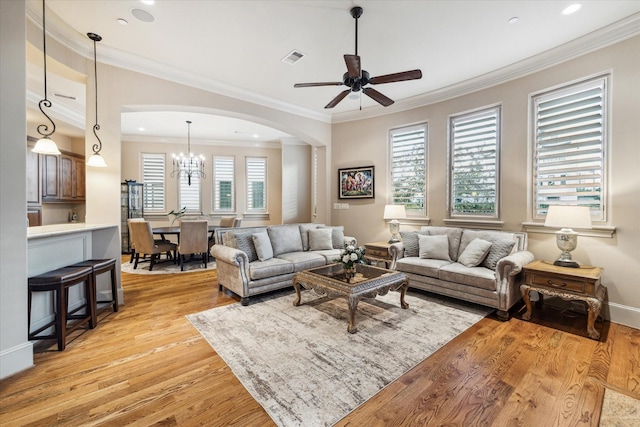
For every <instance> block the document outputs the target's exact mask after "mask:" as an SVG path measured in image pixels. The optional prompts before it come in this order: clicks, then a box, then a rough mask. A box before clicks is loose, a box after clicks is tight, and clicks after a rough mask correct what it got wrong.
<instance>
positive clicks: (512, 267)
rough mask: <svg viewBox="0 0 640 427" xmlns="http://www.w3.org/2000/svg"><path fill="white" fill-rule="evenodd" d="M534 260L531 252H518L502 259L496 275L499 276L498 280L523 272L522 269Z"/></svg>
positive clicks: (497, 265)
mask: <svg viewBox="0 0 640 427" xmlns="http://www.w3.org/2000/svg"><path fill="white" fill-rule="evenodd" d="M534 259H535V257H534V255H533V254H532V253H531V252H529V251H518V252H516V253H513V254H511V255H509V256H506V257H504V258H502V259H501V260H499V261H498V263H497V264H496V275H497V276H498V280H501V279H503V278H505V279H506V278H508V277H509V276H515V275H517V274H518V273H520V271H522V267H524V266H525V265H527V264H529V263H530V262H532V261H533V260H534Z"/></svg>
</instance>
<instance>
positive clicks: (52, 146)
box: [31, 138, 61, 156]
mask: <svg viewBox="0 0 640 427" xmlns="http://www.w3.org/2000/svg"><path fill="white" fill-rule="evenodd" d="M31 151H33V152H34V153H40V154H55V155H56V156H57V155H60V154H61V153H60V150H58V146H57V145H56V143H55V142H53V140H52V139H51V138H40V139H39V140H38V142H36V145H35V146H34V147H33V149H32V150H31Z"/></svg>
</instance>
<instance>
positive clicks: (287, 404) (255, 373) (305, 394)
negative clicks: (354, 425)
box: [187, 291, 490, 427]
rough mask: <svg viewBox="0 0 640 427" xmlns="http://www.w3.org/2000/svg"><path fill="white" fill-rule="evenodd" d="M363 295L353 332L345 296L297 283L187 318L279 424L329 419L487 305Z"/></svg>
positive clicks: (485, 311) (407, 367)
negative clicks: (299, 289)
mask: <svg viewBox="0 0 640 427" xmlns="http://www.w3.org/2000/svg"><path fill="white" fill-rule="evenodd" d="M399 295H400V294H399V293H397V292H389V293H388V294H387V295H385V296H378V297H377V298H376V299H375V300H364V301H361V302H360V303H359V305H358V310H357V314H356V326H357V328H358V331H357V333H355V334H349V333H348V332H347V324H348V309H347V302H346V300H345V299H341V298H338V299H329V298H326V297H323V296H320V295H317V294H315V293H314V292H313V291H305V292H303V295H302V302H303V304H302V305H301V306H299V307H294V306H293V300H294V296H295V294H294V293H293V291H288V292H287V293H286V294H284V295H282V296H277V297H273V296H267V297H262V298H256V300H255V302H253V303H252V304H251V305H249V306H246V307H243V306H242V305H241V304H239V303H235V304H231V305H227V306H223V307H218V308H214V309H211V310H207V311H204V312H201V313H197V314H192V315H189V316H187V318H188V319H189V320H190V321H191V323H192V324H193V325H194V326H195V327H196V328H197V329H198V331H200V333H201V334H202V335H203V337H204V338H205V339H206V340H207V341H208V342H209V344H211V346H212V347H213V348H214V350H215V351H216V352H217V353H218V354H219V355H220V356H221V357H222V359H223V360H224V361H225V362H226V363H227V365H229V367H230V368H231V370H232V371H233V373H234V374H235V375H236V376H237V377H238V379H239V380H240V381H241V382H242V384H243V385H244V386H245V388H246V389H247V390H248V391H249V392H250V393H251V395H252V396H253V397H254V398H255V399H256V400H257V401H258V403H260V405H262V407H263V408H264V409H265V410H266V411H267V413H268V414H269V415H270V416H271V418H272V419H273V420H274V422H275V423H276V424H278V425H279V426H286V427H291V426H305V427H313V426H330V425H333V424H335V423H336V422H337V421H339V420H340V419H341V418H343V417H344V416H345V415H347V414H348V413H349V412H351V411H353V410H354V409H355V408H357V407H358V406H359V405H361V404H362V403H364V402H365V401H367V400H368V399H369V398H371V397H372V396H373V395H374V394H376V393H377V392H378V391H380V390H381V389H382V388H384V387H385V386H386V385H387V384H389V383H391V382H392V381H394V380H395V379H397V378H399V377H400V376H401V375H403V374H404V373H405V372H407V371H408V370H410V369H411V368H413V367H414V366H415V365H417V364H418V363H420V362H421V361H422V360H424V359H425V358H427V357H428V356H429V355H430V354H432V353H433V352H435V351H436V350H438V349H439V348H440V347H442V346H443V345H444V344H446V343H447V342H448V341H450V340H451V339H453V338H454V337H456V336H457V335H459V334H460V333H461V332H463V331H464V330H466V329H467V328H469V327H470V326H471V325H473V324H474V323H476V322H478V321H479V320H480V319H482V318H483V317H484V316H485V315H487V314H488V313H489V312H490V310H489V309H487V308H486V307H479V306H476V305H472V304H465V303H462V302H460V303H457V302H452V301H450V300H445V299H440V298H437V297H434V296H432V295H430V294H429V295H428V296H427V295H426V294H418V293H410V294H407V296H406V301H407V303H409V309H406V310H404V309H402V308H400V296H399Z"/></svg>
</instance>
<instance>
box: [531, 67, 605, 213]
mask: <svg viewBox="0 0 640 427" xmlns="http://www.w3.org/2000/svg"><path fill="white" fill-rule="evenodd" d="M606 83H607V79H606V78H605V77H602V78H598V79H594V80H591V81H588V82H583V83H580V84H576V85H572V86H569V87H565V88H562V89H558V90H554V91H552V92H547V93H543V94H540V95H537V96H534V97H533V98H532V101H533V113H534V127H533V128H534V142H535V150H534V152H535V157H534V183H535V186H534V191H535V194H534V209H535V210H534V218H544V216H545V215H546V213H547V210H548V208H549V206H550V205H554V204H555V205H580V206H589V208H590V209H591V215H592V219H594V220H604V219H605V208H604V200H605V199H604V196H605V194H604V190H605V188H604V176H605V175H604V165H605V162H604V153H605V143H606V140H605V135H606V132H605V112H606V105H605V103H606V98H607V97H606V87H607V85H606Z"/></svg>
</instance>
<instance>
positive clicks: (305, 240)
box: [300, 224, 324, 251]
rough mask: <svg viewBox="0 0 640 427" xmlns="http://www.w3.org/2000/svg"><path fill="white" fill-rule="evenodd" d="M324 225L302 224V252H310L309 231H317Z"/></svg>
mask: <svg viewBox="0 0 640 427" xmlns="http://www.w3.org/2000/svg"><path fill="white" fill-rule="evenodd" d="M322 225H324V224H300V237H302V250H303V251H308V250H309V230H315V229H316V228H318V227H320V226H322Z"/></svg>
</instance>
